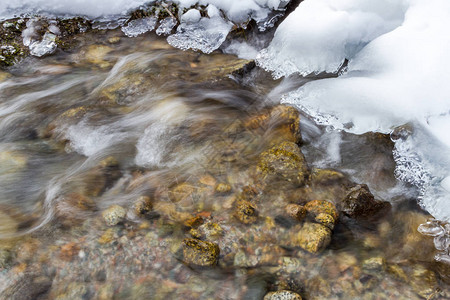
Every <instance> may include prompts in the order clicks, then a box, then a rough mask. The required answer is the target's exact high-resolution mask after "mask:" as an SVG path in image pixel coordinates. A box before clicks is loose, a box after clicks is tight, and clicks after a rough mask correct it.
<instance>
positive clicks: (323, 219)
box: [314, 213, 336, 230]
mask: <svg viewBox="0 0 450 300" xmlns="http://www.w3.org/2000/svg"><path fill="white" fill-rule="evenodd" d="M314 221H316V222H317V223H320V224H322V225H324V226H326V227H328V228H330V229H331V230H333V229H334V223H335V222H336V220H335V219H334V218H333V217H332V216H331V215H330V214H327V213H319V214H318V215H316V217H315V218H314Z"/></svg>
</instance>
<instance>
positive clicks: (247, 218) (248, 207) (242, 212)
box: [234, 200, 258, 224]
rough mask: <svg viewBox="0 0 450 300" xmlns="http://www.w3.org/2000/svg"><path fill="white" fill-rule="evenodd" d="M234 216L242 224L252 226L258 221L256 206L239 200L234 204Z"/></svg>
mask: <svg viewBox="0 0 450 300" xmlns="http://www.w3.org/2000/svg"><path fill="white" fill-rule="evenodd" d="M234 216H235V217H236V218H237V219H238V220H239V221H240V222H241V223H244V224H252V223H255V222H256V221H257V220H258V211H257V210H256V206H255V205H254V204H252V203H250V202H249V201H245V200H240V201H238V202H237V204H236V208H235V210H234Z"/></svg>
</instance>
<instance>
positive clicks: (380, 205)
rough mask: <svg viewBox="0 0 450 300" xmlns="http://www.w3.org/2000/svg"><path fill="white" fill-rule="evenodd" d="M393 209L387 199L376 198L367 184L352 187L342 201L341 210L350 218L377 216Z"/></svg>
mask: <svg viewBox="0 0 450 300" xmlns="http://www.w3.org/2000/svg"><path fill="white" fill-rule="evenodd" d="M390 209H391V204H390V203H389V202H386V201H380V200H375V197H374V196H373V195H372V193H371V192H370V191H369V188H368V187H367V185H365V184H361V185H357V186H355V187H353V188H351V189H350V191H349V192H348V194H347V196H346V197H345V198H344V200H343V201H342V203H341V210H342V212H344V213H345V214H346V215H347V216H349V217H350V218H354V219H358V218H370V219H372V218H375V217H377V216H379V215H380V214H382V213H386V212H387V211H389V210H390Z"/></svg>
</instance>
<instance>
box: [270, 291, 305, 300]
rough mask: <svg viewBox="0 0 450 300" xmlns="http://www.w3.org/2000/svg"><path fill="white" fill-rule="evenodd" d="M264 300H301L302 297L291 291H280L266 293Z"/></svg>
mask: <svg viewBox="0 0 450 300" xmlns="http://www.w3.org/2000/svg"><path fill="white" fill-rule="evenodd" d="M264 300H302V297H301V296H300V295H299V294H297V293H294V292H292V291H288V290H281V291H276V292H270V293H267V294H266V295H265V296H264Z"/></svg>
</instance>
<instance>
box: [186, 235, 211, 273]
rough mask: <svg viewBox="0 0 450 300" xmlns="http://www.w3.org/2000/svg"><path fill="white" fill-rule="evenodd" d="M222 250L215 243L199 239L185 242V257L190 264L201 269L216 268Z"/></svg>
mask: <svg viewBox="0 0 450 300" xmlns="http://www.w3.org/2000/svg"><path fill="white" fill-rule="evenodd" d="M219 253H220V249H219V246H218V245H217V244H215V243H211V242H207V241H201V240H197V239H184V240H183V257H184V261H185V262H186V263H188V264H193V265H196V266H201V267H208V266H214V265H216V264H217V262H218V260H219Z"/></svg>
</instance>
